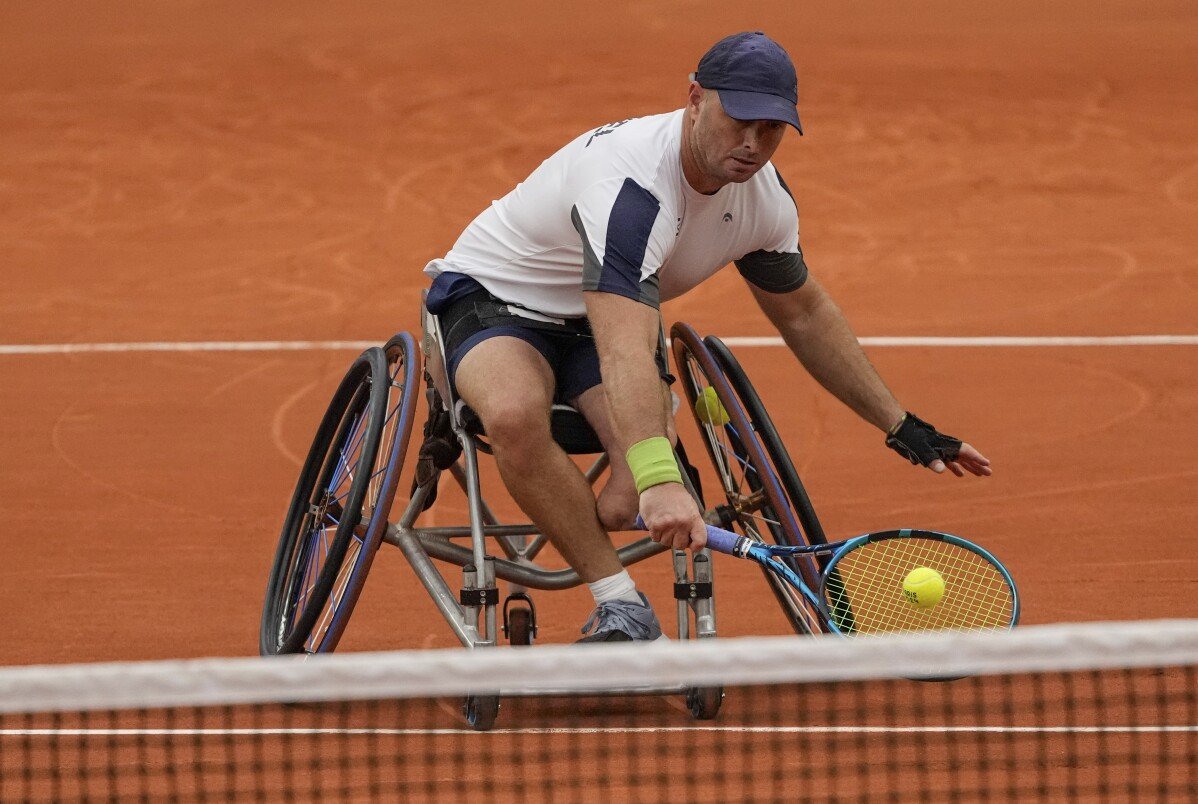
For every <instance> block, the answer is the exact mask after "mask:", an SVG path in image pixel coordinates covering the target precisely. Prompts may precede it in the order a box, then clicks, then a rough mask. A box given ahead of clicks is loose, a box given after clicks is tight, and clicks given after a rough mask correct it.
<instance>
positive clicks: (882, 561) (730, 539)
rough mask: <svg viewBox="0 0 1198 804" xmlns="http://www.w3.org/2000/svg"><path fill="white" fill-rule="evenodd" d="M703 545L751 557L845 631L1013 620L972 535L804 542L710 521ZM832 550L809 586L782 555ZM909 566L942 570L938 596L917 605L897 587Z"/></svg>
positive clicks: (1006, 595) (1007, 597)
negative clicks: (760, 536) (768, 540)
mask: <svg viewBox="0 0 1198 804" xmlns="http://www.w3.org/2000/svg"><path fill="white" fill-rule="evenodd" d="M707 546H708V547H710V548H711V549H712V550H715V551H716V552H719V553H726V554H727V555H730V556H735V557H737V558H747V559H749V560H751V561H756V562H757V563H758V564H760V565H761V566H763V567H765V568H766V569H767V570H769V571H770V572H772V573H774V574H775V575H777V576H778V577H780V578H782V579H783V580H784V581H786V583H788V584H789V585H790V586H792V587H794V589H795V590H796V591H797V592H798V593H799V594H800V595H802V596H803V598H804V599H805V600H806V601H807V602H808V603H809V604H810V605H811V607H812V608H813V609H814V610H815V611H816V612H817V613H818V614H819V616H820V618H821V619H823V620H824V622H825V624H826V625H827V626H828V630H829V631H832V632H833V633H838V634H843V635H846V636H852V635H856V634H877V633H895V632H911V631H940V630H962V631H965V630H986V629H990V630H1005V629H1009V628H1013V627H1014V626H1015V623H1016V622H1018V620H1019V593H1018V592H1017V591H1016V589H1015V582H1014V580H1012V578H1011V573H1009V572H1008V571H1007V569H1006V567H1004V566H1003V565H1002V564H1001V563H1000V562H999V561H998V559H996V558H995V557H994V556H993V555H991V554H990V553H988V552H987V551H986V550H984V549H983V548H981V547H979V546H978V545H976V544H973V543H972V542H969V541H966V540H965V539H962V538H960V537H959V536H953V535H951V534H948V533H938V532H936V531H930V530H913V529H904V530H887V531H880V532H878V533H867V534H865V535H863V536H856V537H854V538H852V539H846V540H845V541H842V542H835V543H832V544H819V545H812V546H803V547H789V546H778V545H772V544H765V543H763V542H759V541H756V540H754V539H750V538H748V537H747V536H740V535H737V534H735V533H732V532H731V531H726V530H722V529H720V528H717V527H714V526H712V525H708V526H707ZM829 555H830V556H831V558H829V559H828V560H827V562H826V563H825V564H824V566H823V569H822V571H821V572H820V583H819V589H818V590H814V591H813V590H812V589H810V588H809V587H808V586H807V584H805V583H803V580H802V578H800V577H799V574H798V573H797V572H795V571H794V569H792V568H791V567H789V566H787V564H786V562H785V561H784V560H783V559H786V558H791V557H796V556H812V557H814V556H829ZM916 567H930V568H931V569H934V570H936V572H938V573H940V576H941V577H942V578H944V597H943V598H941V600H940V602H939V603H937V604H936V605H935V606H933V607H930V608H917V607H915V606H913V605H911V604H910V603H909V602H908V601H907V599H906V597H905V596H904V595H903V579H904V578H906V577H907V573H909V572H910V571H911V570H913V569H915V568H916Z"/></svg>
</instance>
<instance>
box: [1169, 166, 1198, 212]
mask: <svg viewBox="0 0 1198 804" xmlns="http://www.w3.org/2000/svg"><path fill="white" fill-rule="evenodd" d="M1163 189H1164V192H1165V198H1167V199H1169V203H1171V204H1173V206H1175V207H1177V208H1178V209H1180V210H1183V211H1185V212H1193V211H1194V210H1195V209H1198V162H1193V163H1191V164H1189V165H1187V166H1186V167H1184V168H1182V169H1181V170H1179V171H1177V172H1176V173H1174V174H1173V175H1172V176H1170V177H1169V178H1168V179H1166V180H1165V182H1164V185H1163Z"/></svg>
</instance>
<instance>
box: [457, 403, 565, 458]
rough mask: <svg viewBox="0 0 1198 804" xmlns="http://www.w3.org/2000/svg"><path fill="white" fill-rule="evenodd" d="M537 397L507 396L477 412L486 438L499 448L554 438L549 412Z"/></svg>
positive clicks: (509, 447)
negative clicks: (485, 432)
mask: <svg viewBox="0 0 1198 804" xmlns="http://www.w3.org/2000/svg"><path fill="white" fill-rule="evenodd" d="M542 408H543V406H542V405H540V404H539V403H538V401H537V400H528V399H522V398H519V397H508V398H503V399H499V400H493V401H492V402H491V403H490V404H489V405H487V406H486V407H485V408H484V409H483V410H481V411H477V410H476V411H475V412H476V413H478V417H479V418H480V419H482V423H483V428H484V429H485V430H486V431H487V439H488V440H489V441H490V442H491V443H492V444H493V445H495V446H496V447H497V448H499V449H508V450H510V449H513V448H518V447H521V446H523V445H531V444H538V445H540V443H541V442H544V441H551V440H552V439H553V436H552V434H551V433H550V429H549V412H548V410H546V409H542Z"/></svg>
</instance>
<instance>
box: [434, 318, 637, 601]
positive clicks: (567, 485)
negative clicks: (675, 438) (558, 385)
mask: <svg viewBox="0 0 1198 804" xmlns="http://www.w3.org/2000/svg"><path fill="white" fill-rule="evenodd" d="M454 381H455V384H456V385H457V389H458V393H459V394H460V395H461V397H462V399H463V400H464V401H465V402H466V404H467V405H469V406H470V407H471V408H473V409H474V412H475V413H477V414H478V416H479V418H480V419H482V422H483V426H484V427H485V428H486V430H487V437H488V439H489V441H490V442H491V445H492V447H493V449H494V453H495V460H496V462H497V463H498V465H499V472H500V475H502V477H503V482H504V484H505V485H506V486H507V489H508V492H509V493H511V495H512V497H513V498H514V499H515V501H516V503H517V504H518V505H519V506H520V508H521V510H523V511H524V513H525V514H527V515H528V517H529V518H530V519H531V520H532V521H533V523H534V524H535V525H536V526H537V527H538V528H539V529H540V530H541V531H542V532H543V533H544V534H545V535H546V536H548V537H549V539H550V541H552V542H553V545H554V546H555V547H556V548H557V549H558V551H559V552H560V553H561V554H562V557H563V558H565V559H566V562H567V563H568V564H569V565H570V566H571V567H573V568H574V569H575V570H576V571H577V572H578V574H579V576H581V578H582V580H583V581H586V582H587V583H591V582H594V581H598V580H600V579H602V578H608V577H610V576H612V575H616V574H618V573H620V572H622V571H623V567H622V566H621V564H620V560H619V559H618V558H617V557H616V551H615V548H614V547H612V543H611V539H610V538H609V537H608V535H607V533H606V532H605V531H604V529H603V527H602V526H601V525H600V524H599V518H598V515H597V514H596V509H595V497H594V494H593V493H592V491H591V488H590V486H589V485H588V484H587V481H586V478H584V477H583V476H582V473H581V472H579V471H578V467H577V466H575V465H574V462H573V461H571V460H570V458H569V456H568V455H566V453H565V452H564V451H563V450H562V448H561V447H559V446H558V445H557V443H556V442H555V441H554V440H553V435H552V433H551V431H550V429H549V411H550V408H551V406H552V403H553V393H554V379H553V371H552V370H551V369H550V368H549V364H548V363H547V362H546V361H545V358H544V357H543V356H542V355H541V353H540V352H538V351H537V350H536V349H534V348H533V347H532V346H531V345H530V344H528V343H526V342H525V341H522V340H520V339H519V338H512V337H507V336H500V337H495V338H489V339H487V340H485V341H483V342H482V343H480V344H478V345H477V346H475V347H474V348H473V349H471V350H470V351H469V352H467V353H466V356H465V357H463V358H462V361H461V363H459V364H458V368H457V372H456V374H455V376H454ZM634 491H635V489H634Z"/></svg>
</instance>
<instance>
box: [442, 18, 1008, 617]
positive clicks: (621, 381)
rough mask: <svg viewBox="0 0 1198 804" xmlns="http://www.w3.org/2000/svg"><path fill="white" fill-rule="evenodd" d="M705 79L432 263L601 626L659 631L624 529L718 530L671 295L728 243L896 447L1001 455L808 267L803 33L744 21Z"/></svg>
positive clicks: (527, 505) (919, 459)
mask: <svg viewBox="0 0 1198 804" xmlns="http://www.w3.org/2000/svg"><path fill="white" fill-rule="evenodd" d="M692 79H693V80H692V81H691V82H690V86H689V88H688V90H687V97H686V105H685V107H684V108H682V109H680V110H677V111H674V112H670V113H667V114H661V115H655V116H651V117H643V118H637V119H631V120H624V121H620V122H617V123H609V124H607V125H604V126H601V127H599V128H597V129H594V130H592V131H588V132H586V133H584V134H583V135H581V136H580V137H578V138H577V139H575V140H574V141H572V142H570V143H569V144H567V145H566V146H565V147H564V148H562V149H561V150H560V151H558V152H557V153H556V154H554V155H553V156H551V157H549V159H547V160H546V161H545V162H544V163H542V164H541V166H540V167H538V168H537V169H536V170H535V171H533V173H532V174H531V175H530V176H529V177H528V178H527V179H526V180H525V181H524V182H522V183H521V184H519V185H517V187H516V188H515V189H514V190H512V191H511V192H510V193H508V194H507V195H506V196H504V197H503V198H502V199H500V200H498V201H496V202H494V203H493V204H492V205H491V206H490V207H489V208H488V209H486V210H485V211H484V212H482V214H480V215H479V216H478V217H477V218H475V220H474V221H473V222H472V223H471V224H470V225H469V226H468V227H467V228H466V230H465V231H464V232H463V233H462V235H461V236H460V237H459V238H458V240H457V242H456V243H455V244H454V246H453V248H452V250H450V252H449V253H448V254H447V255H446V256H445V257H444V258H442V259H436V260H433V261H432V262H430V263H429V265H428V266H427V267H426V268H425V272H426V273H427V274H428V275H429V276H431V277H433V284H432V288H431V289H430V291H429V293H428V296H427V299H426V306H427V308H428V310H429V312H431V313H433V314H435V315H437V316H438V317H439V319H440V323H441V331H442V334H443V338H444V344H445V354H446V360H447V366H446V369H447V372H448V375H449V379H450V382H451V383H452V384H453V386H454V388H455V390H456V392H457V394H458V396H460V398H461V399H462V400H463V401H464V402H465V403H466V404H467V405H469V406H470V408H471V409H473V411H474V412H475V413H476V414H477V415H478V417H479V418H480V419H481V421H482V424H483V427H484V428H485V430H486V433H487V436H488V438H489V441H490V444H491V447H492V450H493V451H494V455H495V458H496V461H497V463H498V466H499V470H500V473H501V475H502V477H503V480H504V483H505V484H506V486H507V488H508V490H509V491H510V493H511V494H512V496H513V498H514V499H515V500H516V502H517V503H518V504H519V505H520V507H521V508H522V509H523V511H524V512H525V513H526V514H527V515H528V516H529V517H530V518H531V519H532V521H533V522H534V523H535V524H536V526H537V527H538V528H539V529H540V530H541V531H542V532H543V533H545V534H547V535H548V536H549V538H550V540H551V541H552V543H553V544H554V545H555V546H556V547H557V549H558V551H559V552H560V553H561V554H562V556H563V557H564V558H565V560H566V561H567V562H568V563H569V564H570V566H571V567H573V568H574V569H575V570H576V571H577V572H578V573H579V575H580V576H581V578H582V579H583V580H584V581H586V582H587V584H588V586H589V587H590V589H591V592H592V593H593V595H594V598H595V604H596V610H595V613H594V614H593V615H592V617H591V618H590V620H589V621H588V623H587V625H586V626H585V627H584V633H587V632H589V635H588V636H586V637H585V639H584V640H583V641H623V640H651V639H657V638H659V637H660V636H661V627H660V625H659V623H658V620H657V617H656V616H655V614H654V613H653V611H652V609H651V608H650V607H649V604H648V601H647V599H646V598H645V596H644V595H643V594H642V593H640V592H638V591H637V589H636V586H635V584H634V583H633V580H632V578H631V577H630V576H629V574H628V572H627V571H626V570H625V569H624V568H623V566H622V565H621V563H620V561H619V559H618V558H617V555H616V552H615V550H614V548H613V546H612V542H611V539H610V537H609V536H608V531H613V530H627V529H631V528H632V527H634V524H635V522H636V519H637V516H638V514H639V516H640V517H641V519H642V520H643V522H644V524H645V526H646V527H647V528H648V529H649V530H650V532H651V534H652V537H653V538H654V539H655V540H657V541H658V542H660V543H662V544H665V545H668V546H671V547H674V548H677V549H684V548H691V549H696V550H697V549H700V548H702V547H703V545H704V543H705V540H706V535H705V534H706V531H705V529H704V522H703V519H702V518H701V515H700V511H699V509H698V506H697V505H696V503H695V501H694V499H693V498H692V497H691V496H690V494H689V493H688V492H687V490H686V488H685V487H684V485H683V484H682V476H681V473H680V470H679V467H678V463H677V461H676V459H675V456H674V453H673V451H672V447H671V442H672V441H673V440H674V438H675V436H674V431H673V414H672V409H671V403H670V399H671V396H670V393H669V390H668V388H669V386H668V383H669V382H670V381H671V379H672V378H671V377H670V375H669V374H668V371H667V367H666V360H665V355H664V353H663V350H662V348H661V344H662V338H661V319H660V313H659V311H658V306H659V303H660V302H661V301H664V300H668V299H672V298H675V297H677V296H680V295H681V294H683V293H685V292H686V291H688V290H690V289H691V288H693V287H695V286H696V285H698V284H699V283H700V282H702V281H703V280H704V279H706V278H708V277H710V276H712V275H714V274H715V273H716V272H717V271H718V270H720V269H721V268H722V267H723V266H725V265H727V264H728V263H729V262H734V263H735V265H736V267H737V270H738V271H739V272H740V273H741V274H742V275H743V277H744V278H745V280H746V281H747V282H748V285H749V288H750V290H751V291H752V293H753V296H754V298H755V299H756V301H757V303H758V304H759V305H760V307H761V309H762V310H763V311H764V313H765V314H766V316H767V317H768V318H769V319H770V321H771V322H772V323H773V324H774V326H775V327H777V329H778V331H779V333H780V334H781V335H782V337H783V339H784V340H785V342H786V344H787V346H788V347H789V348H790V349H791V351H792V352H793V353H794V354H795V355H796V357H797V358H798V359H799V361H800V362H801V363H802V365H803V366H804V367H805V368H806V370H807V371H809V372H810V373H811V374H812V376H814V377H815V378H816V379H817V380H818V381H819V382H820V383H821V384H822V385H823V386H824V387H825V388H827V389H828V390H829V391H830V392H831V393H832V394H834V395H835V396H836V397H838V398H839V399H840V400H841V401H843V402H844V403H845V404H846V405H848V406H849V407H850V408H851V409H852V410H854V411H855V412H856V413H857V414H859V415H860V416H861V417H862V418H863V419H865V420H866V421H868V422H869V423H871V424H873V425H874V426H876V427H878V428H879V429H880V430H882V431H883V432H884V433H886V434H887V438H886V443H887V445H888V446H891V447H892V448H894V449H895V450H896V451H898V452H899V453H900V454H902V455H903V456H904V457H905V458H907V459H908V460H910V461H911V462H912V463H918V464H922V465H924V466H928V467H930V468H931V469H933V471H936V472H938V473H940V472H944V471H945V469H946V468H948V469H950V470H951V471H952V472H953V473H954V474H956V475H958V476H961V475H963V474H964V473H965V472H970V473H972V474H974V475H989V474H990V468H989V461H988V460H987V459H986V458H985V457H984V456H983V455H981V453H979V452H978V451H977V450H975V449H974V448H973V447H971V446H970V445H969V444H963V443H961V442H960V441H959V440H957V439H954V438H950V437H948V436H945V435H942V434H940V433H938V432H937V431H936V430H935V428H933V427H932V426H931V425H929V424H927V423H925V422H923V421H921V420H919V419H918V418H916V417H915V416H913V415H912V414H910V413H905V412H904V408H903V407H902V406H901V405H900V404H899V403H898V402H897V401H896V399H895V398H894V396H893V395H892V394H891V393H890V391H889V390H888V389H887V387H886V386H885V384H884V383H883V382H882V380H881V379H880V378H879V376H878V374H877V372H876V371H875V370H874V368H873V366H872V365H871V364H870V363H869V361H868V360H867V358H866V357H865V354H864V353H863V352H862V350H861V348H860V346H859V345H858V343H857V340H856V338H855V336H854V335H853V333H852V331H851V329H850V328H849V325H848V323H847V321H846V320H845V318H844V316H843V314H842V313H841V312H840V309H839V308H838V307H837V306H836V304H835V303H834V302H833V301H832V299H831V298H830V297H829V296H828V294H827V293H825V291H824V290H823V288H822V287H821V286H820V285H819V283H818V282H816V280H815V279H814V278H813V277H811V276H810V275H809V273H808V269H807V265H806V263H805V261H804V259H803V253H802V250H801V249H800V246H799V237H798V213H797V208H796V206H795V203H794V200H793V198H792V197H791V194H790V191H789V189H788V188H787V186H786V183H785V182H784V181H783V180H782V177H781V175H780V174H779V173H778V171H777V169H776V168H775V167H774V166H773V165H772V164H771V162H770V158H771V157H772V156H773V154H774V152H775V150H776V149H777V148H778V146H779V144H780V143H781V141H782V137H783V134H784V133H785V131H786V129H787V127H788V126H789V127H793V128H794V129H795V130H796V131H798V132H799V134H802V128H801V126H800V122H799V117H798V112H797V109H796V103H797V79H796V76H795V70H794V66H793V65H792V63H791V60H790V58H789V56H788V55H787V54H786V52H785V51H784V50H783V49H782V47H781V46H779V45H778V44H777V43H775V42H774V41H772V40H771V39H769V38H768V37H766V36H765V35H764V34H762V33H760V32H757V33H742V34H736V35H734V36H729V37H727V38H725V39H722V40H720V41H719V42H717V43H716V44H715V45H714V46H713V47H712V48H711V49H710V50H709V51H708V52H707V54H706V55H704V56H703V58H702V59H701V60H700V62H699V65H698V70H697V72H696V73H695V74H694V75H693V76H692ZM555 402H556V403H565V404H568V405H570V406H572V407H573V408H575V409H576V410H578V411H579V412H580V413H581V414H582V415H583V416H584V417H585V418H586V420H587V421H588V422H589V423H590V425H591V426H592V427H593V428H594V430H595V432H596V434H597V435H598V437H599V439H600V441H601V442H602V444H603V446H604V449H605V450H606V452H607V453H608V456H609V458H610V461H611V474H610V477H609V479H608V482H607V484H606V485H605V486H604V488H603V489H602V491H601V492H600V494H599V495H598V497H597V498H596V496H595V495H594V494H593V493H592V491H591V487H590V485H589V484H588V483H587V481H586V480H585V479H584V477H583V475H582V474H581V473H580V472H579V471H578V469H577V468H576V467H575V465H574V463H573V462H572V461H571V460H570V458H569V457H568V456H567V455H566V453H565V452H564V451H563V450H562V449H561V447H559V446H558V444H557V443H555V441H554V438H553V436H552V434H551V431H550V416H549V411H550V408H551V406H552V405H553V404H554V403H555Z"/></svg>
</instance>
